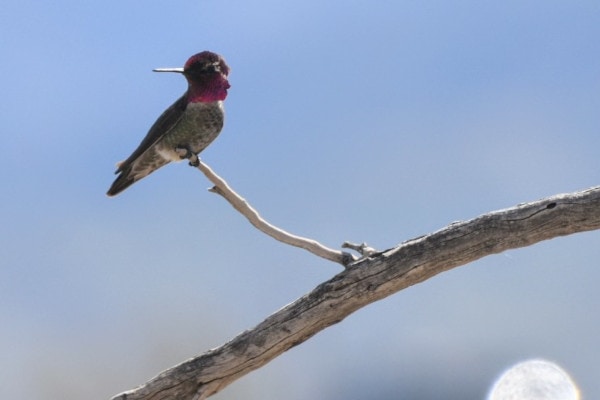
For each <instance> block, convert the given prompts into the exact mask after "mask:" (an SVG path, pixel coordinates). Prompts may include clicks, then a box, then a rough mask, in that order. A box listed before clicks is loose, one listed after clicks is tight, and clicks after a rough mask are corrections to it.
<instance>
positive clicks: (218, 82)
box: [106, 51, 230, 196]
mask: <svg viewBox="0 0 600 400" xmlns="http://www.w3.org/2000/svg"><path fill="white" fill-rule="evenodd" d="M153 71H155V72H177V73H180V74H183V76H184V77H185V79H186V80H187V83H188V88H187V90H186V92H185V93H184V94H183V96H181V97H180V98H179V99H178V100H177V101H176V102H175V103H173V104H172V105H171V106H170V107H169V108H167V109H166V110H165V111H164V112H163V113H162V114H161V116H160V117H158V119H157V120H156V122H155V123H154V125H152V127H151V128H150V130H149V131H148V133H147V134H146V137H145V138H144V139H143V140H142V142H141V143H140V144H139V146H138V147H137V149H135V151H134V152H133V153H132V154H131V155H130V156H129V158H127V159H126V160H125V161H122V162H120V163H118V164H117V170H116V172H115V174H118V175H119V176H118V177H117V179H115V181H114V182H113V184H112V185H111V187H110V189H108V192H107V193H106V194H107V195H108V196H114V195H116V194H119V193H120V192H122V191H123V190H125V189H127V188H128V187H129V186H130V185H132V184H134V183H135V182H137V181H139V180H140V179H142V178H144V177H146V176H147V175H149V174H151V173H152V172H154V171H156V170H157V169H159V168H160V167H162V166H164V165H166V164H168V163H169V162H171V161H175V162H176V161H181V160H184V159H188V160H189V162H190V165H192V166H197V165H198V162H199V160H198V154H199V153H200V152H201V151H202V150H204V149H205V148H206V147H207V146H208V145H209V144H210V143H211V142H212V141H213V140H215V139H216V137H217V136H218V135H219V133H220V132H221V129H222V128H223V119H224V109H223V100H225V98H226V97H227V89H229V88H230V85H229V82H228V81H227V76H228V75H229V66H228V65H227V63H225V60H224V59H223V57H221V56H220V55H218V54H215V53H212V52H210V51H203V52H201V53H198V54H195V55H193V56H191V57H190V58H189V59H188V60H187V62H186V63H185V65H184V67H183V68H157V69H154V70H153Z"/></svg>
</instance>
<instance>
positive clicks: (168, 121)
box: [115, 92, 187, 174]
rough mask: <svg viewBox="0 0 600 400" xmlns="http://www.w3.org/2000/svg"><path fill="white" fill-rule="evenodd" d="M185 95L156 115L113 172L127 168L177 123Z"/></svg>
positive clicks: (183, 109)
mask: <svg viewBox="0 0 600 400" xmlns="http://www.w3.org/2000/svg"><path fill="white" fill-rule="evenodd" d="M186 97H187V92H186V93H185V94H184V95H183V96H181V97H180V98H179V99H178V100H177V101H176V102H175V103H173V104H172V105H171V106H170V107H169V108H167V109H166V110H165V111H164V112H163V113H162V114H161V115H160V117H158V119H157V120H156V122H155V123H154V125H152V127H151V128H150V130H149V131H148V134H147V135H146V137H145V138H144V139H143V140H142V142H141V143H140V145H139V146H138V147H137V149H135V151H134V152H133V153H131V155H130V156H129V157H128V158H127V159H126V160H125V161H123V162H121V163H120V164H119V166H118V169H117V171H116V172H115V173H116V174H118V173H119V172H122V171H124V170H125V169H127V168H128V167H129V166H130V165H131V164H133V163H134V162H135V160H136V159H138V157H140V156H141V155H142V154H144V152H146V151H147V150H148V149H149V148H150V147H152V145H154V144H155V143H156V142H158V141H159V140H160V139H161V138H162V137H163V136H164V135H165V134H166V133H168V132H169V131H170V130H171V129H172V128H173V127H174V126H175V125H177V123H178V122H179V120H180V119H181V117H182V116H183V112H184V111H185V108H186V106H187V100H186Z"/></svg>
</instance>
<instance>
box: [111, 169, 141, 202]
mask: <svg viewBox="0 0 600 400" xmlns="http://www.w3.org/2000/svg"><path fill="white" fill-rule="evenodd" d="M116 173H117V174H119V176H118V177H117V179H115V181H114V182H113V184H112V185H111V186H110V189H108V192H106V194H107V195H108V196H111V197H112V196H116V195H117V194H119V193H121V192H122V191H123V190H125V189H127V188H128V187H129V186H131V185H133V184H134V183H135V182H136V181H137V180H139V178H138V179H135V176H134V174H132V173H131V165H129V166H127V167H126V168H124V169H121V166H119V169H117V172H116Z"/></svg>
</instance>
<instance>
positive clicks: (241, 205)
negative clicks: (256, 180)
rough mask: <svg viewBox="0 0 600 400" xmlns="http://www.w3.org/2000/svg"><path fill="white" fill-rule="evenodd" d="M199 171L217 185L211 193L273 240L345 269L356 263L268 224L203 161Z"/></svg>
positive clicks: (343, 255) (341, 253)
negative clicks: (298, 248)
mask: <svg viewBox="0 0 600 400" xmlns="http://www.w3.org/2000/svg"><path fill="white" fill-rule="evenodd" d="M198 169H199V170H200V171H202V173H204V175H206V177H207V178H208V179H209V180H210V181H211V182H212V183H213V184H214V185H215V186H214V187H213V188H211V189H210V191H211V192H213V193H217V194H219V195H221V196H222V197H223V198H224V199H225V200H227V201H228V202H229V204H231V205H232V206H233V208H235V209H236V210H238V211H239V212H240V213H241V214H242V215H243V216H244V217H246V218H247V219H248V221H250V223H251V224H252V225H254V226H255V227H256V228H257V229H259V230H260V231H261V232H263V233H265V234H267V235H269V236H271V237H272V238H273V239H276V240H278V241H280V242H283V243H286V244H289V245H291V246H296V247H300V248H302V249H304V250H308V251H310V252H311V253H313V254H315V255H317V256H319V257H322V258H325V259H326V260H329V261H333V262H336V263H338V264H342V265H343V266H344V267H345V266H347V265H349V264H350V263H352V262H353V261H356V258H355V257H354V256H353V255H352V254H350V253H346V252H343V251H340V250H334V249H330V248H328V247H325V246H323V245H322V244H321V243H319V242H317V241H316V240H312V239H308V238H305V237H302V236H297V235H293V234H291V233H289V232H286V231H284V230H283V229H281V228H278V227H276V226H274V225H272V224H270V223H268V222H267V221H265V220H264V219H263V218H262V217H261V216H260V214H259V213H258V212H257V211H256V210H255V209H254V208H252V206H251V205H250V204H248V202H247V201H246V200H245V199H244V198H243V197H241V196H240V195H239V194H237V193H236V192H235V191H233V189H231V188H230V187H229V185H228V184H227V182H225V180H223V178H221V177H220V176H218V175H217V174H215V172H214V171H213V170H212V169H211V168H210V167H209V166H208V165H206V164H205V163H203V162H202V160H198Z"/></svg>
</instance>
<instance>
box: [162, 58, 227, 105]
mask: <svg viewBox="0 0 600 400" xmlns="http://www.w3.org/2000/svg"><path fill="white" fill-rule="evenodd" d="M154 71H156V72H179V73H182V74H183V75H184V76H185V79H187V81H188V100H189V101H190V102H192V103H195V102H198V101H201V102H212V101H217V100H225V97H227V89H229V88H230V87H231V85H230V84H229V81H227V76H228V75H229V66H228V65H227V63H226V62H225V60H224V59H223V57H221V56H220V55H218V54H215V53H212V52H210V51H203V52H201V53H198V54H195V55H193V56H191V57H190V58H189V59H188V60H187V62H186V63H185V65H184V67H183V68H160V69H155V70H154Z"/></svg>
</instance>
